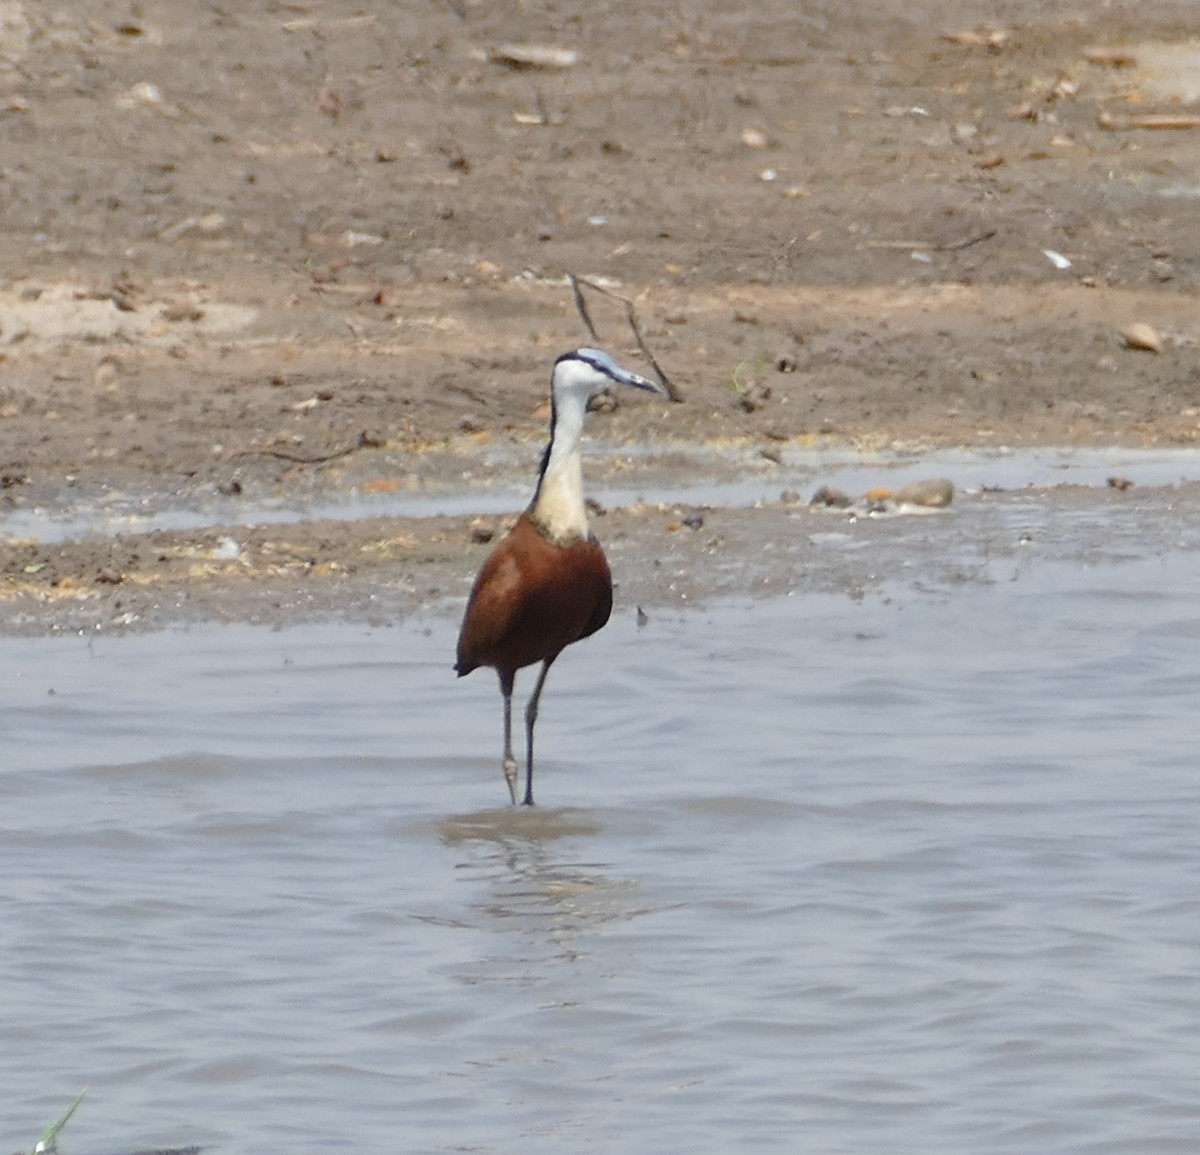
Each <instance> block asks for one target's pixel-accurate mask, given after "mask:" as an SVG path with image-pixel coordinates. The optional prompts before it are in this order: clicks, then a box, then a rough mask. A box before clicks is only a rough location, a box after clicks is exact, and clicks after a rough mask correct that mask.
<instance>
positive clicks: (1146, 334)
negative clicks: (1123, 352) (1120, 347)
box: [1121, 321, 1162, 353]
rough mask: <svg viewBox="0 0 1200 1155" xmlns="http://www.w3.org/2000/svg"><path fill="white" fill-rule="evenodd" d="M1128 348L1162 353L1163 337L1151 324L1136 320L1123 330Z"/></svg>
mask: <svg viewBox="0 0 1200 1155" xmlns="http://www.w3.org/2000/svg"><path fill="white" fill-rule="evenodd" d="M1121 337H1122V339H1123V340H1124V341H1125V348H1126V349H1137V350H1139V351H1140V352H1143V353H1161V352H1162V338H1161V337H1160V336H1159V335H1158V332H1157V330H1155V329H1154V328H1153V327H1152V326H1151V325H1147V324H1146V322H1145V321H1135V322H1134V323H1133V324H1132V325H1129V326H1128V327H1127V328H1125V329H1122V330H1121Z"/></svg>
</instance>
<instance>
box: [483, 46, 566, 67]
mask: <svg viewBox="0 0 1200 1155" xmlns="http://www.w3.org/2000/svg"><path fill="white" fill-rule="evenodd" d="M488 56H489V57H490V58H491V60H492V62H493V63H494V64H504V65H507V66H508V67H509V68H543V69H550V70H552V71H553V70H560V69H563V68H573V67H574V66H575V65H576V64H578V63H579V53H578V52H576V51H575V50H574V49H573V48H556V47H554V46H553V45H550V44H500V45H497V46H496V47H495V48H493V49H491V51H490V52H489V53H488Z"/></svg>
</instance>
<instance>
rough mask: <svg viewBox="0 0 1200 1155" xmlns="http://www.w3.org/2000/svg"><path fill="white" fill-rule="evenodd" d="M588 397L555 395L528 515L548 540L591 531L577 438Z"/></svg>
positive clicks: (569, 538) (567, 538)
mask: <svg viewBox="0 0 1200 1155" xmlns="http://www.w3.org/2000/svg"><path fill="white" fill-rule="evenodd" d="M586 411H587V397H586V396H585V395H583V394H580V393H577V392H570V393H565V395H564V396H557V397H555V403H554V425H553V427H552V428H551V430H550V447H549V449H548V450H547V453H546V464H545V467H544V468H543V470H542V476H541V479H540V480H539V481H538V488H537V493H535V494H534V496H533V504H532V505H531V506H530V509H529V514H530V517H532V518H533V520H534V522H535V523H536V524H537V526H538V528H539V529H540V530H541V531H542V533H544V534H545V535H546V536H547V537H548V538H549V539H550V540H551V541H554V542H564V543H565V542H569V541H575V540H578V539H580V538H586V537H587V536H588V533H589V532H590V530H589V527H588V519H587V507H586V506H585V505H584V503H583V467H582V464H581V461H580V449H579V441H580V438H581V437H582V435H583V417H584V414H585V413H586Z"/></svg>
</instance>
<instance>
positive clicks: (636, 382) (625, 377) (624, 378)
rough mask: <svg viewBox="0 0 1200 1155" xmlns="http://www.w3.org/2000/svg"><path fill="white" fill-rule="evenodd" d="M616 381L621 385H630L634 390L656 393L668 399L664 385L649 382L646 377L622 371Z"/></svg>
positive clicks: (626, 370)
mask: <svg viewBox="0 0 1200 1155" xmlns="http://www.w3.org/2000/svg"><path fill="white" fill-rule="evenodd" d="M617 380H618V381H619V382H620V383H621V384H622V385H632V386H633V387H634V388H635V389H645V390H647V391H649V392H650V393H658V394H660V395H661V396H663V397H669V396H670V393H668V392H667V387H666V386H665V385H660V384H659V383H658V382H657V381H651V380H650V379H649V378H648V377H642V376H640V375H639V374H637V373H630V371H629V370H628V369H622V370H621V375H620V377H618V378H617Z"/></svg>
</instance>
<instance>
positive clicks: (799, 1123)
mask: <svg viewBox="0 0 1200 1155" xmlns="http://www.w3.org/2000/svg"><path fill="white" fill-rule="evenodd" d="M1013 576H1014V578H1015V579H1016V580H998V581H995V582H990V583H985V582H975V583H968V584H965V585H963V586H961V587H959V588H955V589H944V590H937V591H934V592H926V593H917V592H912V591H899V590H897V591H893V596H892V597H890V598H889V597H873V598H871V599H868V600H867V601H865V602H862V603H855V602H853V601H850V600H847V599H838V598H834V597H803V598H793V599H787V600H777V601H764V602H758V603H754V604H751V605H745V606H722V607H717V608H708V609H703V610H700V609H697V610H692V611H689V612H686V613H671V614H665V613H664V614H657V615H654V616H653V617H652V620H651V621H650V623H649V624H648V625H647V626H645V627H644V628H641V629H639V628H638V627H637V626H636V625H635V623H634V621H633V619H632V610H631V607H623V608H622V609H621V610H619V614H618V618H617V619H615V620H614V621H613V623H612V624H611V625H610V626H609V628H608V629H607V630H605V631H604V632H602V633H601V634H599V635H597V636H596V637H595V638H593V639H591V640H590V641H589V642H587V643H585V644H584V645H582V646H580V647H578V648H577V649H575V650H573V651H571V652H569V653H568V654H567V655H566V656H565V657H564V658H563V660H562V661H561V662H560V664H559V666H558V667H557V668H556V669H555V671H554V673H553V674H552V676H551V679H550V682H549V683H548V688H547V693H546V698H545V699H544V702H543V714H542V721H541V723H540V725H539V739H540V751H541V754H542V758H543V762H542V770H541V773H540V776H539V781H538V787H539V796H540V801H541V805H540V806H539V807H538V808H536V809H535V810H534V811H532V812H530V811H525V810H518V811H512V810H509V809H506V808H502V807H500V805H499V804H500V803H501V802H502V801H503V800H504V798H505V797H506V793H505V789H504V785H503V780H502V776H501V773H500V769H499V759H498V753H499V751H498V744H499V733H498V731H499V720H500V718H499V704H500V703H499V695H498V693H497V692H496V688H495V682H494V679H493V678H492V677H491V676H490V674H489V673H488V672H486V671H485V672H481V673H477V674H475V675H473V676H472V677H471V678H469V679H466V680H465V681H462V682H456V681H455V679H454V678H453V675H452V673H451V670H450V661H451V658H450V652H451V650H452V648H453V640H454V625H453V623H450V622H445V621H440V620H438V621H430V622H428V623H424V624H421V625H411V624H410V625H404V626H399V627H396V628H392V629H379V630H373V631H369V630H366V629H364V628H361V627H359V628H356V627H350V626H336V627H335V626H324V627H314V628H305V629H302V630H296V631H293V632H286V631H285V632H273V633H272V632H256V631H253V630H250V629H244V628H239V629H228V628H226V629H217V628H213V629H204V630H194V631H191V632H179V633H170V634H163V635H155V636H147V637H131V638H125V639H92V640H91V641H90V642H89V641H86V640H83V639H79V638H67V639H56V640H8V641H3V642H0V654H2V656H3V661H2V662H0V685H2V686H3V694H2V697H0V727H2V730H0V732H2V734H3V739H2V744H3V751H4V755H3V765H2V767H0V919H2V921H0V926H2V928H3V930H2V932H0V933H2V935H3V950H2V951H0V976H2V984H0V989H2V990H3V992H4V997H3V999H2V1000H0V1039H2V1040H3V1045H2V1046H0V1089H2V1090H0V1148H3V1149H4V1150H16V1149H17V1148H23V1149H25V1150H28V1149H29V1148H30V1147H31V1146H32V1144H33V1142H34V1140H35V1139H36V1137H37V1134H38V1131H39V1130H40V1129H41V1127H42V1126H44V1125H45V1124H46V1123H47V1122H49V1121H50V1120H51V1119H53V1118H54V1117H55V1116H56V1115H57V1114H58V1113H59V1112H60V1111H61V1110H62V1108H63V1107H64V1106H65V1105H66V1104H67V1103H69V1102H70V1099H71V1098H72V1096H73V1095H74V1094H75V1092H76V1091H77V1090H78V1089H79V1088H80V1087H81V1086H83V1085H84V1084H85V1083H87V1084H90V1085H91V1091H90V1093H89V1096H88V1099H87V1100H86V1101H85V1103H84V1105H83V1106H82V1107H81V1108H80V1110H79V1112H78V1113H77V1114H76V1116H75V1118H74V1119H72V1121H71V1123H70V1125H69V1127H68V1129H67V1130H66V1131H64V1133H63V1137H62V1141H61V1142H62V1145H63V1147H64V1148H65V1149H66V1150H67V1151H68V1152H70V1153H71V1155H87V1153H91V1152H94V1153H116V1152H128V1151H133V1150H135V1149H137V1148H146V1147H154V1146H181V1145H187V1144H199V1145H201V1146H203V1147H204V1148H206V1149H207V1150H209V1151H213V1152H233V1151H250V1150H258V1151H311V1152H328V1151H330V1150H351V1149H353V1150H357V1151H369V1152H376V1151H378V1152H395V1151H414V1152H416V1151H430V1152H440V1151H486V1152H505V1153H508V1152H512V1153H518V1152H519V1153H522V1155H524V1153H528V1152H592V1151H597V1152H599V1151H602V1152H606V1153H607V1152H630V1153H634V1152H636V1153H639V1155H641V1153H645V1152H648V1151H733V1150H737V1151H742V1150H753V1149H757V1150H789V1151H796V1150H801V1151H806V1152H814V1153H817V1152H819V1153H835V1152H836V1153H841V1152H845V1153H847V1155H849V1153H855V1155H861V1153H863V1152H874V1151H878V1152H888V1153H895V1152H914V1153H916V1152H920V1153H922V1155H928V1153H942V1152H944V1153H946V1155H950V1153H954V1155H959V1153H962V1152H1021V1153H1026V1152H1059V1151H1061V1152H1097V1153H1099V1152H1114V1153H1116V1152H1121V1153H1124V1152H1134V1151H1136V1152H1140V1153H1146V1152H1180V1151H1197V1150H1200V1139H1198V1138H1197V1136H1200V1092H1198V1091H1197V1071H1200V1029H1198V1028H1200V846H1198V841H1200V840H1198V838H1197V830H1198V829H1200V782H1198V781H1197V750H1198V749H1200V724H1198V723H1197V700H1198V697H1200V611H1198V610H1197V605H1196V601H1195V591H1196V589H1197V588H1198V587H1200V557H1198V556H1197V555H1196V554H1194V553H1191V552H1178V553H1174V554H1171V555H1169V556H1166V557H1163V558H1155V559H1151V560H1143V561H1139V562H1131V563H1126V564H1122V565H1105V566H1100V567H1098V568H1087V567H1084V566H1082V565H1065V564H1064V565H1057V564H1045V565H1042V566H1031V567H1028V568H1026V569H1024V570H1022V571H1021V572H1020V573H1019V574H1014V575H1013ZM528 682H529V679H528V677H526V680H525V687H524V688H527V687H528ZM521 688H522V687H519V689H521Z"/></svg>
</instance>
